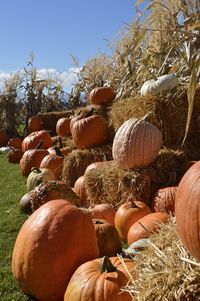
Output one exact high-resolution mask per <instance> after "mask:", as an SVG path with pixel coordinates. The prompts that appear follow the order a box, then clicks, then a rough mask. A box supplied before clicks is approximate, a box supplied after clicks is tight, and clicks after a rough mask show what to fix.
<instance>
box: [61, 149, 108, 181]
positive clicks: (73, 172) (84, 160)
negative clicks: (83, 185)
mask: <svg viewBox="0 0 200 301" xmlns="http://www.w3.org/2000/svg"><path fill="white" fill-rule="evenodd" d="M111 158H112V147H111V145H105V146H103V147H96V148H92V149H84V150H79V149H77V150H73V151H72V152H71V153H70V154H69V155H68V156H67V157H66V158H65V159H64V164H63V171H62V180H63V181H64V182H65V183H67V184H68V185H69V186H70V187H73V186H74V183H75V182H76V180H77V179H78V178H79V177H80V176H82V175H83V174H84V172H85V169H86V168H87V166H88V165H90V164H91V163H93V162H96V161H104V160H106V159H108V160H110V159H111Z"/></svg>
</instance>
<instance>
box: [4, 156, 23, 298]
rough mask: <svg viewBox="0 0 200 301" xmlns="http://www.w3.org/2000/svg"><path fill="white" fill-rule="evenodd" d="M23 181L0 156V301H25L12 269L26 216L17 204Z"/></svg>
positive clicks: (16, 166)
mask: <svg viewBox="0 0 200 301" xmlns="http://www.w3.org/2000/svg"><path fill="white" fill-rule="evenodd" d="M26 192H27V191H26V178H24V177H23V176H22V175H21V172H20V169H19V165H18V164H12V163H9V162H8V161H7V158H6V154H5V153H4V154H2V153H0V300H2V301H25V300H27V299H28V297H27V296H25V295H24V294H23V293H22V292H21V290H20V288H19V287H18V285H17V283H16V282H15V280H14V278H13V275H12V269H11V261H12V252H13V247H14V243H15V240H16V237H17V234H18V232H19V229H20V228H21V226H22V224H23V222H24V221H25V220H26V219H27V217H28V216H27V215H26V214H23V213H21V212H20V209H19V200H20V199H21V197H22V196H23V195H24V194H25V193H26Z"/></svg>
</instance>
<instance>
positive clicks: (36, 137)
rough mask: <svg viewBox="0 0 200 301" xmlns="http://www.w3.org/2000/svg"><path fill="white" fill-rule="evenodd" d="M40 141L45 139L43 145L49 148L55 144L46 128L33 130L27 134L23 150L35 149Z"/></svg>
mask: <svg viewBox="0 0 200 301" xmlns="http://www.w3.org/2000/svg"><path fill="white" fill-rule="evenodd" d="M40 141H43V144H42V147H43V148H44V149H47V148H49V147H51V146H52V145H53V143H52V140H51V136H50V134H49V133H48V132H47V131H46V130H40V131H36V132H33V133H31V134H29V135H28V136H26V137H25V138H24V140H23V142H22V150H23V152H25V151H26V150H28V149H34V148H35V147H36V146H37V145H38V143H39V142H40Z"/></svg>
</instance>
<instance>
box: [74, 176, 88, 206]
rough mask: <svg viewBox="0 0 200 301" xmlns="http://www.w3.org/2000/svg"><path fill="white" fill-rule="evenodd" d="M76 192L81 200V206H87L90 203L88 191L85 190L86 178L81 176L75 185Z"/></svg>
mask: <svg viewBox="0 0 200 301" xmlns="http://www.w3.org/2000/svg"><path fill="white" fill-rule="evenodd" d="M73 189H74V192H75V193H76V194H77V196H78V197H79V198H80V201H81V206H84V205H87V204H88V203H89V201H88V196H87V191H86V188H85V176H84V175H83V176H80V177H79V178H78V179H77V180H76V182H75V184H74V188H73Z"/></svg>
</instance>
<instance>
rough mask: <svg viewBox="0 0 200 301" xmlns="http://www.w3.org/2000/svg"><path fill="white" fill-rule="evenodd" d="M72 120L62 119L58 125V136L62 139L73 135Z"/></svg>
mask: <svg viewBox="0 0 200 301" xmlns="http://www.w3.org/2000/svg"><path fill="white" fill-rule="evenodd" d="M70 121H71V119H70V118H67V117H62V118H60V119H58V121H57V123H56V134H57V135H58V136H60V137H66V136H68V135H71V131H70Z"/></svg>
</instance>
